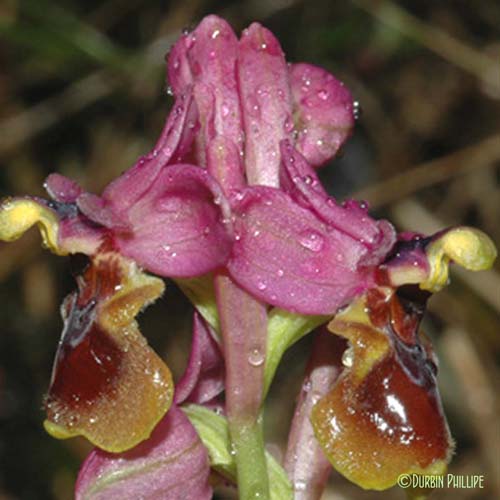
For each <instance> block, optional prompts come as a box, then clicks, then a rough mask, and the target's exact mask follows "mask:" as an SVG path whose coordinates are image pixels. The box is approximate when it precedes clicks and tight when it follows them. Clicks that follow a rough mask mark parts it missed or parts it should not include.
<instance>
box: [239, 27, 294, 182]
mask: <svg viewBox="0 0 500 500" xmlns="http://www.w3.org/2000/svg"><path fill="white" fill-rule="evenodd" d="M238 76H239V85H240V96H241V105H242V108H243V120H244V125H245V134H246V144H245V155H246V159H245V163H246V168H247V176H248V181H249V183H250V184H265V185H268V186H275V187H277V186H278V176H279V164H280V154H279V142H280V141H281V140H282V139H285V138H287V137H291V134H292V130H293V122H292V118H291V111H292V108H291V95H290V88H289V84H288V73H287V66H286V62H285V58H284V56H283V51H282V50H281V47H280V44H279V42H278V40H276V38H275V37H274V35H273V34H272V33H271V32H270V31H269V30H267V29H266V28H264V27H263V26H261V25H260V24H258V23H254V24H252V25H251V26H250V27H249V28H248V29H246V30H245V31H244V32H243V34H242V37H241V40H240V53H239V68H238Z"/></svg>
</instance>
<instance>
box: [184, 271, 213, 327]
mask: <svg viewBox="0 0 500 500" xmlns="http://www.w3.org/2000/svg"><path fill="white" fill-rule="evenodd" d="M175 282H176V283H177V285H178V286H179V287H180V289H181V290H182V291H183V292H184V294H185V295H186V297H187V298H188V299H189V300H190V301H191V303H192V304H193V306H194V307H196V309H197V311H198V312H199V313H200V314H201V315H202V316H203V318H204V319H205V321H206V322H207V323H208V324H209V325H210V326H211V327H212V328H213V329H214V330H215V331H216V332H217V333H218V334H219V336H220V323H219V314H218V312H217V304H216V302H215V289H214V276H213V274H211V273H210V274H206V275H204V276H200V277H199V278H190V279H176V280H175Z"/></svg>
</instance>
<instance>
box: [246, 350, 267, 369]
mask: <svg viewBox="0 0 500 500" xmlns="http://www.w3.org/2000/svg"><path fill="white" fill-rule="evenodd" d="M248 362H249V363H250V364H251V365H252V366H260V365H262V363H264V354H263V353H262V352H261V351H260V350H259V349H252V350H251V351H250V353H249V354H248Z"/></svg>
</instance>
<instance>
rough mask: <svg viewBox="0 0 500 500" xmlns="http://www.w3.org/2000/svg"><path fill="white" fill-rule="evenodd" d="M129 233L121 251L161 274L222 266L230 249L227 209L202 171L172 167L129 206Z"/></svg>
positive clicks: (186, 274)
mask: <svg viewBox="0 0 500 500" xmlns="http://www.w3.org/2000/svg"><path fill="white" fill-rule="evenodd" d="M128 222H129V224H130V227H131V228H132V230H133V234H132V235H121V234H117V235H115V241H116V243H117V245H118V247H119V248H120V251H121V252H122V253H123V254H124V255H126V256H128V257H131V258H132V259H134V260H135V261H136V262H137V263H139V264H140V265H142V266H143V267H145V268H146V269H148V270H149V271H151V272H153V273H155V274H159V275H161V276H169V277H189V276H195V275H200V274H204V273H206V272H208V271H211V270H212V269H214V268H216V267H218V266H220V265H223V264H224V262H225V261H226V259H227V257H228V255H229V252H230V247H231V235H230V233H231V228H230V218H229V208H228V205H227V201H226V200H225V198H224V196H223V194H222V191H221V189H220V187H219V186H218V184H217V183H216V182H215V180H214V179H213V178H212V177H211V176H210V175H209V174H208V173H207V171H206V170H204V169H201V168H199V167H194V166H192V165H182V164H181V165H172V166H169V167H168V168H165V169H163V170H162V172H161V173H160V175H159V176H158V177H157V178H156V180H155V182H154V183H153V185H152V186H151V187H150V189H149V190H148V191H147V192H146V193H143V194H142V196H141V198H140V199H139V200H137V201H136V203H135V204H134V205H133V206H132V207H130V209H129V211H128Z"/></svg>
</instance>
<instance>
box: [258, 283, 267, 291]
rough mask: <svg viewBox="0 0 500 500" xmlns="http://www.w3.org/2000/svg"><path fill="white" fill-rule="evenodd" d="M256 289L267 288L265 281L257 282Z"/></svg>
mask: <svg viewBox="0 0 500 500" xmlns="http://www.w3.org/2000/svg"><path fill="white" fill-rule="evenodd" d="M257 288H258V289H259V290H265V289H266V288H267V284H266V282H265V281H259V282H258V283H257Z"/></svg>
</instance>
